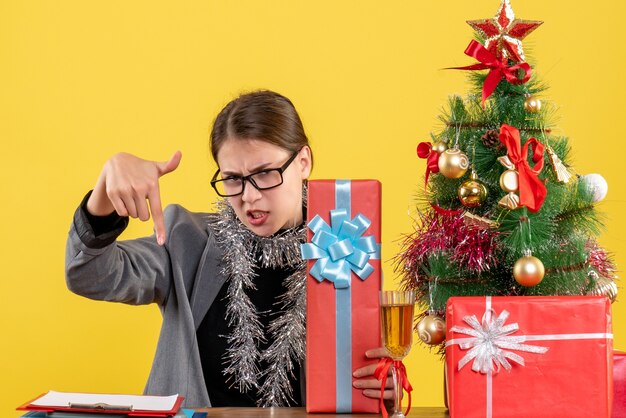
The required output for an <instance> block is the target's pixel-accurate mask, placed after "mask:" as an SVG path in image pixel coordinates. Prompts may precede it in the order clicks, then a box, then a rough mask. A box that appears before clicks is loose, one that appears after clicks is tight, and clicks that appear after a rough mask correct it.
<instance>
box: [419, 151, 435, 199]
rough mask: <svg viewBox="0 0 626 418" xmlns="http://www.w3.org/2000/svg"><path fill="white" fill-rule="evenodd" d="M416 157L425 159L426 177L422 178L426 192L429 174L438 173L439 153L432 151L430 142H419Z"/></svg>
mask: <svg viewBox="0 0 626 418" xmlns="http://www.w3.org/2000/svg"><path fill="white" fill-rule="evenodd" d="M417 156H418V157H420V158H426V176H425V178H424V190H426V185H427V184H428V176H429V175H430V173H438V172H439V153H438V152H437V151H434V150H433V147H432V145H431V144H430V142H420V143H419V144H418V145H417Z"/></svg>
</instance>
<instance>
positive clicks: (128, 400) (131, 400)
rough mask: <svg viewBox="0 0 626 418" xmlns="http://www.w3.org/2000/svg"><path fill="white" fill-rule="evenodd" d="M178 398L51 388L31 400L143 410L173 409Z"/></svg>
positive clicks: (63, 405) (44, 404) (45, 403)
mask: <svg viewBox="0 0 626 418" xmlns="http://www.w3.org/2000/svg"><path fill="white" fill-rule="evenodd" d="M177 399H178V394H176V395H172V396H143V395H110V394H100V393H70V392H56V391H53V390H51V391H49V392H48V393H46V394H45V395H44V396H42V397H41V398H39V399H37V400H35V401H33V402H31V405H36V406H56V407H66V408H67V407H68V406H69V405H70V404H90V405H91V404H98V403H103V404H107V405H114V406H132V409H134V410H141V411H171V410H172V409H173V408H174V404H175V403H176V400H177Z"/></svg>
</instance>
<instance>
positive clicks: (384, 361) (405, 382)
mask: <svg viewBox="0 0 626 418" xmlns="http://www.w3.org/2000/svg"><path fill="white" fill-rule="evenodd" d="M392 365H393V367H394V368H395V369H396V373H398V378H399V380H400V381H401V382H402V389H404V391H406V393H407V394H408V395H409V404H408V405H407V407H406V412H405V413H404V415H409V411H410V410H411V391H412V390H413V387H412V386H411V384H410V383H409V378H408V377H407V375H406V367H404V363H402V360H393V359H392V358H391V357H384V358H381V359H380V360H379V361H378V366H376V370H374V377H375V378H376V379H378V380H381V383H380V410H381V411H382V414H383V417H384V418H387V417H388V416H389V414H388V413H387V409H386V408H385V403H384V402H383V395H384V394H385V386H386V385H387V375H388V374H389V368H390V367H391V366H392Z"/></svg>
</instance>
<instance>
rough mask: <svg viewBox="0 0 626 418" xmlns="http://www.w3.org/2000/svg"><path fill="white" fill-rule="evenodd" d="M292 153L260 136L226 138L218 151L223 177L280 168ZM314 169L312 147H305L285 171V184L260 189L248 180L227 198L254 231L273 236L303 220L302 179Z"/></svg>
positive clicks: (241, 219)
mask: <svg viewBox="0 0 626 418" xmlns="http://www.w3.org/2000/svg"><path fill="white" fill-rule="evenodd" d="M292 155H293V153H291V152H290V151H288V150H286V149H284V148H281V147H279V146H277V145H274V144H270V143H269V142H265V141H263V140H260V139H232V138H230V139H227V140H226V141H225V142H224V143H223V144H222V147H221V148H220V150H219V152H218V154H217V164H218V165H219V168H220V173H221V178H227V177H229V176H247V175H249V174H253V173H257V172H259V171H262V170H267V169H272V168H279V167H281V166H283V164H285V163H286V162H287V161H288V160H289V158H290V157H291V156H292ZM310 172H311V150H310V149H309V147H306V146H305V147H304V148H302V149H301V150H300V151H299V152H298V153H297V155H296V157H295V159H294V160H293V161H292V162H291V164H289V166H288V167H287V168H286V169H285V171H284V172H283V183H282V184H281V185H280V186H278V187H275V188H273V189H268V190H257V189H256V188H255V187H254V186H253V185H252V184H251V183H250V182H249V181H246V182H245V183H244V185H245V187H244V191H243V194H240V195H238V196H232V197H228V198H227V199H228V201H229V202H230V204H231V206H232V207H233V209H234V210H235V213H236V214H237V217H238V218H239V220H240V221H241V222H242V223H243V224H244V225H245V226H246V227H247V228H248V229H250V230H251V231H252V232H254V233H255V234H257V235H260V236H264V237H267V236H270V235H272V234H274V233H276V232H277V231H278V230H280V229H284V228H290V227H293V226H296V225H299V224H300V223H301V222H302V182H303V180H304V179H306V178H307V177H308V176H309V174H310Z"/></svg>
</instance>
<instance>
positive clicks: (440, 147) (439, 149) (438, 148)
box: [430, 142, 448, 155]
mask: <svg viewBox="0 0 626 418" xmlns="http://www.w3.org/2000/svg"><path fill="white" fill-rule="evenodd" d="M430 149H431V150H432V151H434V152H436V153H437V154H439V155H441V154H443V152H444V151H445V150H447V149H448V146H447V145H446V143H445V142H435V143H434V144H433V145H432V146H431V147H430Z"/></svg>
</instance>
